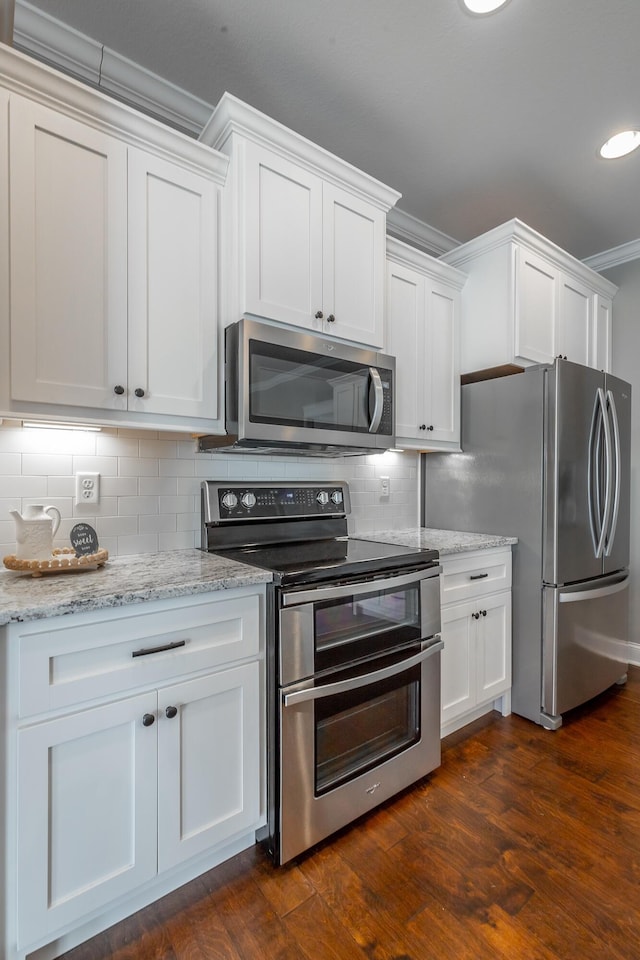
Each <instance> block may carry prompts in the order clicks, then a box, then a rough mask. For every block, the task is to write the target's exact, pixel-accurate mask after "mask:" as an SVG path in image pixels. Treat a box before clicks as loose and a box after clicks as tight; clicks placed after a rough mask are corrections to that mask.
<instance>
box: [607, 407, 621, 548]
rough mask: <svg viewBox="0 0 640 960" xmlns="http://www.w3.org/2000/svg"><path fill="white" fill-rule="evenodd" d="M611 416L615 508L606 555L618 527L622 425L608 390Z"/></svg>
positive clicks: (609, 525)
mask: <svg viewBox="0 0 640 960" xmlns="http://www.w3.org/2000/svg"><path fill="white" fill-rule="evenodd" d="M605 412H608V413H609V414H610V417H611V428H612V434H613V458H612V464H611V469H612V473H613V475H614V478H613V484H612V485H613V487H614V493H613V508H612V513H611V519H610V521H609V524H608V530H607V535H606V541H605V556H607V557H608V556H609V554H610V553H611V551H612V549H613V542H614V540H615V536H616V527H617V526H618V512H619V509H620V459H621V457H620V425H619V422H618V411H617V410H616V402H615V399H614V396H613V393H612V392H611V390H607V411H605Z"/></svg>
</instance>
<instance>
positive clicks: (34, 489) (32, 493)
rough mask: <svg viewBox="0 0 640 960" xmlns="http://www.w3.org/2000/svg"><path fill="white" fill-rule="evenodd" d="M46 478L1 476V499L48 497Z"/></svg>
mask: <svg viewBox="0 0 640 960" xmlns="http://www.w3.org/2000/svg"><path fill="white" fill-rule="evenodd" d="M46 495H47V478H46V477H25V476H0V497H46Z"/></svg>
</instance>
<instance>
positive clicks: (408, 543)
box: [356, 527, 518, 557]
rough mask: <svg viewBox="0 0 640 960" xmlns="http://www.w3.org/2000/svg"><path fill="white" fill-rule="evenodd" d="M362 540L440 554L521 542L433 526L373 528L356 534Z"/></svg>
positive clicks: (444, 554) (492, 535)
mask: <svg viewBox="0 0 640 960" xmlns="http://www.w3.org/2000/svg"><path fill="white" fill-rule="evenodd" d="M356 536H357V537H358V539H360V540H377V541H379V542H381V543H399V544H401V545H402V546H405V547H429V548H431V549H432V550H437V551H438V552H439V553H440V556H441V557H445V556H447V555H448V554H451V553H468V552H470V551H472V550H490V549H492V548H493V547H508V546H511V545H513V544H514V543H517V542H518V538H517V537H500V536H497V535H495V534H489V533H466V532H463V531H461V530H436V529H435V528H433V527H407V528H404V529H400V530H373V531H371V532H369V533H361V534H356Z"/></svg>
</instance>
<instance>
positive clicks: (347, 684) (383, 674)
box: [282, 640, 444, 707]
mask: <svg viewBox="0 0 640 960" xmlns="http://www.w3.org/2000/svg"><path fill="white" fill-rule="evenodd" d="M443 648H444V642H443V641H442V640H438V641H437V642H435V643H431V644H429V646H428V647H427V648H426V650H421V651H420V653H416V654H415V656H413V657H407V659H406V660H401V661H400V662H399V663H394V664H393V665H392V666H390V667H385V668H384V669H383V670H375V671H374V672H373V673H365V674H364V676H361V677H352V678H351V679H350V680H340V681H339V682H338V683H327V684H325V685H324V686H320V687H312V688H311V689H310V690H296V691H294V692H293V693H285V695H284V697H283V698H282V702H283V703H284V706H285V707H291V706H293V705H294V704H296V703H305V702H306V701H307V700H321V699H323V698H324V697H333V696H335V695H336V694H338V693H348V692H349V691H350V690H357V689H358V688H359V687H366V686H369V684H371V683H378V682H379V681H381V680H388V679H389V677H395V676H396V674H398V673H402V672H403V671H404V670H408V669H409V668H410V667H415V666H417V665H418V664H419V663H422V662H423V661H424V660H426V659H427V658H428V657H432V656H433V654H434V653H438V652H439V651H440V650H442V649H443Z"/></svg>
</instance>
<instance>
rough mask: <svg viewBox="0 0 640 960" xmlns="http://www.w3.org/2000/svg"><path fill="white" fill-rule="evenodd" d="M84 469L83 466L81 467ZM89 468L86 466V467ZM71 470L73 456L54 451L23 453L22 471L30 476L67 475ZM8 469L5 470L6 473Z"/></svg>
mask: <svg viewBox="0 0 640 960" xmlns="http://www.w3.org/2000/svg"><path fill="white" fill-rule="evenodd" d="M82 469H85V468H82ZM86 469H87V470H88V469H89V468H88V467H87V468H86ZM72 470H73V457H72V456H71V455H70V454H69V455H65V454H55V453H23V454H22V472H23V473H25V474H30V475H32V476H41V475H42V476H45V477H49V476H62V477H64V476H67V477H68V476H69V474H70V473H71V472H72ZM8 472H9V471H7V473H8Z"/></svg>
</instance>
